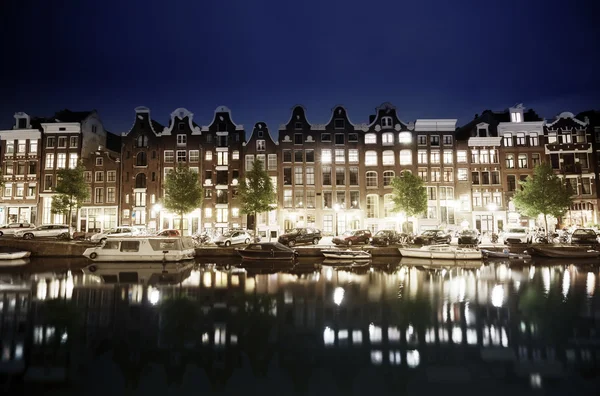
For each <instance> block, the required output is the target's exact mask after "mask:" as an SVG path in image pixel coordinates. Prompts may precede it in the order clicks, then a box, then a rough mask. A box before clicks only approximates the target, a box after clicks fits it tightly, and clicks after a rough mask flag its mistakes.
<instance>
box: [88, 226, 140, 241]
mask: <svg viewBox="0 0 600 396" xmlns="http://www.w3.org/2000/svg"><path fill="white" fill-rule="evenodd" d="M140 234H141V231H140V229H138V228H136V227H130V226H121V227H117V228H111V229H109V230H106V231H104V232H99V233H97V234H94V235H92V236H91V238H90V241H92V242H96V243H97V242H102V241H105V240H106V239H107V238H119V237H127V236H137V235H140Z"/></svg>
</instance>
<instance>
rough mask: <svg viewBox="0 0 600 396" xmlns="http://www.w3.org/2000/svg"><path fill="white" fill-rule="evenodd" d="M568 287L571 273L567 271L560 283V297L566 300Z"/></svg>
mask: <svg viewBox="0 0 600 396" xmlns="http://www.w3.org/2000/svg"><path fill="white" fill-rule="evenodd" d="M569 287H571V273H570V272H569V271H565V272H564V273H563V281H562V295H563V297H564V298H567V295H568V294H569Z"/></svg>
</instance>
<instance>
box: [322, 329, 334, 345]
mask: <svg viewBox="0 0 600 396" xmlns="http://www.w3.org/2000/svg"><path fill="white" fill-rule="evenodd" d="M334 341H335V332H334V331H333V330H332V329H330V328H329V327H325V330H323V342H324V343H325V345H333V342H334Z"/></svg>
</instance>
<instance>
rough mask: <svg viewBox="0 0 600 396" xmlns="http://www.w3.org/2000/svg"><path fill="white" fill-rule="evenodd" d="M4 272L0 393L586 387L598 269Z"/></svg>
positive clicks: (207, 263)
mask: <svg viewBox="0 0 600 396" xmlns="http://www.w3.org/2000/svg"><path fill="white" fill-rule="evenodd" d="M87 264H89V262H88V261H86V260H83V259H81V258H73V259H70V258H51V257H48V258H32V259H30V262H29V263H28V264H26V265H24V266H21V267H13V268H1V269H0V330H1V332H0V336H1V337H0V339H1V347H2V350H1V361H0V378H1V382H0V386H1V387H2V388H0V392H1V393H2V394H36V393H37V394H40V393H43V394H56V395H63V394H64V395H67V394H68V395H82V394H85V395H96V394H97V395H106V394H113V395H120V394H139V395H148V394H152V395H154V394H182V395H183V394H198V393H201V394H217V395H234V394H240V393H242V392H246V391H247V389H252V390H253V391H252V392H253V393H252V394H260V393H266V394H278V395H298V394H300V395H321V394H323V395H325V394H327V395H355V394H356V395H359V394H364V393H366V392H368V393H370V394H374V395H388V394H389V395H392V394H393V395H397V394H406V395H422V394H433V393H434V392H445V393H446V394H452V395H454V394H456V395H458V394H460V395H471V394H473V395H475V394H477V395H480V394H490V395H506V394H511V395H521V394H523V395H525V394H531V393H534V394H556V395H564V394H577V395H593V394H597V393H596V392H597V389H599V388H598V385H599V382H598V372H599V367H600V332H599V330H600V326H599V323H600V300H599V299H598V288H599V284H598V283H599V281H598V278H599V277H600V273H599V270H598V265H597V264H596V262H576V261H573V260H571V261H568V260H567V261H565V260H562V261H561V260H558V261H557V260H545V261H533V262H530V263H522V262H521V263H520V264H511V263H509V262H503V261H491V262H486V263H483V262H474V263H472V264H471V265H468V266H466V267H447V266H445V265H443V264H442V263H431V265H423V266H414V265H405V264H403V261H402V259H401V258H399V257H387V258H374V259H373V260H372V262H371V263H370V264H369V265H368V266H364V267H360V268H352V267H335V266H328V265H325V264H324V263H323V259H322V258H314V257H307V258H301V259H300V260H299V261H298V262H297V263H294V264H292V263H289V264H280V265H262V264H253V265H246V264H244V263H242V262H241V261H240V260H238V259H236V258H233V257H198V258H196V261H195V262H193V263H188V264H183V265H175V264H167V265H165V266H163V265H162V264H160V263H158V264H144V263H135V264H126V263H122V266H120V267H119V268H118V269H116V270H115V269H112V270H111V269H106V268H103V267H102V266H101V264H98V268H97V270H96V271H95V272H93V273H92V272H90V271H88V270H86V265H87Z"/></svg>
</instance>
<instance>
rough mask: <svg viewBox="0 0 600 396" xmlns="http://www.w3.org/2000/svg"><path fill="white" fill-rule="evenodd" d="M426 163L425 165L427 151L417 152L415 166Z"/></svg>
mask: <svg viewBox="0 0 600 396" xmlns="http://www.w3.org/2000/svg"><path fill="white" fill-rule="evenodd" d="M426 163H427V150H419V151H417V164H426Z"/></svg>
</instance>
